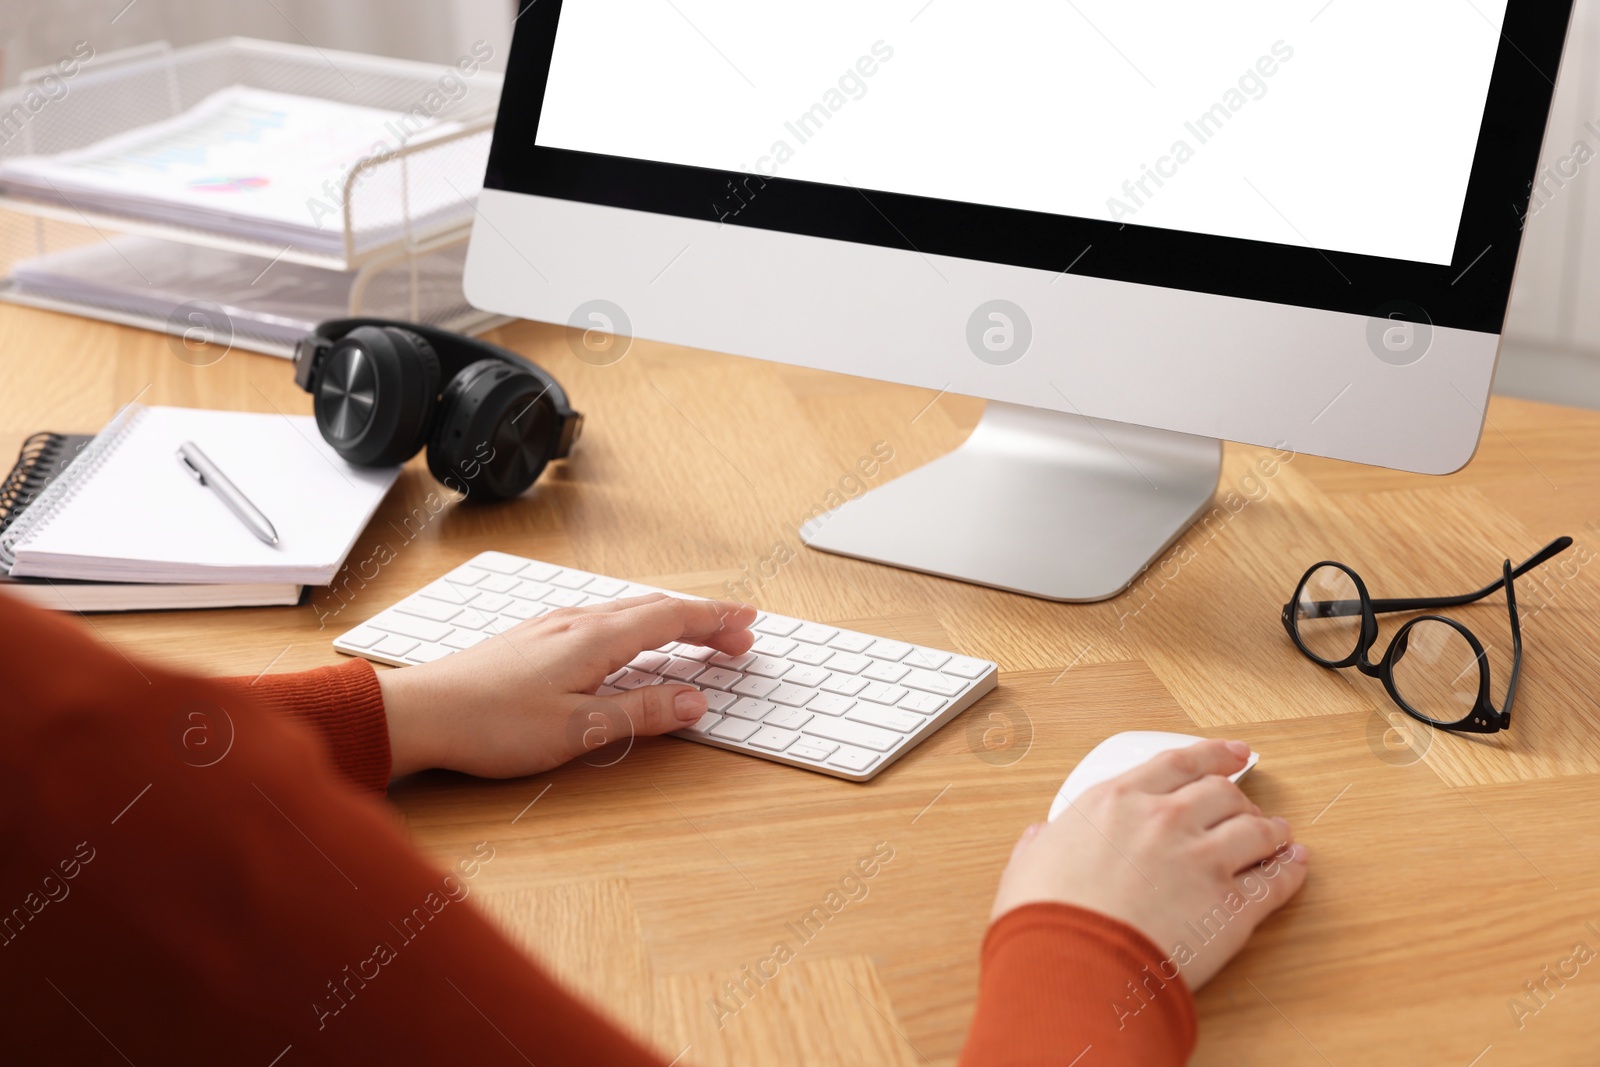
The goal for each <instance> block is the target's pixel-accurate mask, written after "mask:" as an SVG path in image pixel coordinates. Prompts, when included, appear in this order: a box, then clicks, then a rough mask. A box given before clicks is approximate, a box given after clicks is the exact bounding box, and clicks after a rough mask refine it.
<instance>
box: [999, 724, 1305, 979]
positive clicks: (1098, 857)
mask: <svg viewBox="0 0 1600 1067" xmlns="http://www.w3.org/2000/svg"><path fill="white" fill-rule="evenodd" d="M1249 751H1250V750H1249V746H1248V745H1246V744H1244V743H1243V742H1240V741H1203V742H1201V743H1199V744H1196V745H1191V746H1190V747H1188V748H1182V749H1176V750H1174V751H1171V752H1164V753H1162V754H1161V755H1159V756H1156V757H1155V758H1154V759H1152V760H1150V761H1149V762H1148V763H1145V764H1143V765H1142V766H1139V767H1136V768H1134V769H1133V770H1131V771H1129V772H1127V773H1126V774H1123V775H1120V776H1118V777H1116V778H1112V779H1110V780H1108V781H1106V782H1102V783H1101V784H1099V785H1097V786H1095V787H1094V788H1092V789H1090V790H1088V791H1087V792H1085V793H1084V794H1083V795H1082V796H1081V797H1079V798H1078V799H1077V800H1076V801H1075V802H1074V803H1073V805H1072V806H1071V807H1069V808H1068V809H1067V810H1066V811H1063V812H1062V813H1061V815H1060V816H1059V817H1058V818H1057V819H1056V820H1055V821H1054V822H1051V823H1035V824H1034V825H1032V826H1030V827H1028V828H1027V830H1025V831H1024V832H1023V834H1022V838H1021V840H1019V841H1018V842H1017V845H1016V847H1015V848H1014V849H1013V850H1012V853H1011V861H1010V862H1009V863H1008V864H1007V865H1006V869H1005V872H1004V873H1003V874H1002V875H1001V876H1000V889H999V892H998V893H996V895H995V902H994V910H993V912H992V913H991V918H993V919H998V918H999V917H1000V916H1001V915H1004V914H1005V913H1006V912H1008V911H1010V910H1012V909H1013V908H1018V907H1021V906H1022V905H1024V904H1033V903H1039V902H1045V901H1053V902H1059V903H1063V904H1075V905H1077V906H1078V907H1081V908H1087V909H1089V910H1091V911H1097V912H1100V913H1102V914H1104V915H1109V916H1111V917H1112V918H1115V919H1120V920H1121V921H1123V922H1125V923H1127V924H1128V925H1130V926H1132V927H1134V928H1135V929H1137V930H1138V931H1139V932H1140V933H1142V934H1144V935H1145V936H1146V937H1148V938H1149V939H1150V940H1151V941H1152V942H1154V943H1155V945H1156V947H1157V948H1158V949H1160V950H1161V951H1162V952H1163V953H1172V954H1173V961H1174V962H1175V963H1177V964H1178V965H1179V967H1180V971H1181V973H1182V975H1183V979H1184V982H1185V983H1186V984H1187V985H1188V986H1189V988H1190V990H1197V989H1199V988H1200V987H1201V986H1202V985H1204V984H1205V983H1206V982H1207V981H1209V980H1210V979H1211V978H1212V976H1214V975H1215V974H1216V973H1217V972H1218V971H1220V970H1221V969H1222V966H1223V964H1225V963H1227V962H1228V960H1230V959H1232V958H1233V957H1234V956H1235V955H1236V954H1237V953H1238V952H1239V950H1240V949H1241V948H1243V947H1244V943H1245V941H1247V940H1248V939H1249V937H1250V934H1251V933H1253V932H1254V931H1255V928H1256V927H1257V926H1259V925H1260V924H1261V922H1262V921H1263V920H1264V919H1266V917H1267V916H1268V915H1271V914H1272V913H1273V912H1274V911H1277V910H1278V909H1279V908H1280V907H1282V906H1283V905H1284V904H1285V903H1286V902H1287V901H1288V900H1289V898H1290V897H1292V896H1294V894H1295V893H1296V891H1298V890H1299V888H1300V886H1301V885H1302V884H1303V883H1304V882H1305V879H1306V858H1307V856H1306V848H1305V846H1304V845H1299V844H1294V841H1293V837H1292V836H1291V835H1290V833H1289V824H1288V823H1287V822H1285V821H1284V820H1282V819H1269V818H1266V817H1264V816H1263V815H1262V814H1261V809H1260V808H1258V807H1256V805H1255V804H1253V803H1252V802H1251V801H1250V799H1249V798H1248V797H1246V796H1245V795H1244V793H1243V792H1242V791H1241V790H1240V789H1239V787H1238V786H1237V785H1235V784H1233V783H1232V782H1230V781H1229V780H1228V778H1227V776H1228V775H1230V774H1233V773H1234V772H1235V771H1238V770H1239V769H1240V768H1242V767H1243V766H1244V765H1245V760H1246V759H1247V758H1248V756H1249ZM1219 909H1220V910H1219ZM1206 920H1209V921H1208V922H1206ZM1203 922H1205V925H1204V927H1203V929H1204V930H1205V931H1206V936H1209V937H1210V938H1211V940H1209V941H1201V940H1200V938H1198V937H1197V936H1196V930H1199V929H1202V923H1203ZM1180 944H1182V945H1185V946H1187V949H1188V951H1187V952H1184V953H1178V952H1177V951H1176V950H1177V946H1178V945H1180Z"/></svg>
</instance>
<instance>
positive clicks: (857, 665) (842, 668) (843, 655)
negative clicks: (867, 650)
mask: <svg viewBox="0 0 1600 1067" xmlns="http://www.w3.org/2000/svg"><path fill="white" fill-rule="evenodd" d="M870 666H872V661H871V660H870V659H868V658H867V657H865V656H858V655H856V654H855V653H854V652H835V653H834V654H833V658H832V659H830V660H829V661H828V669H829V670H832V671H839V672H841V673H843V674H860V673H861V672H862V671H864V670H866V669H867V668H868V667H870Z"/></svg>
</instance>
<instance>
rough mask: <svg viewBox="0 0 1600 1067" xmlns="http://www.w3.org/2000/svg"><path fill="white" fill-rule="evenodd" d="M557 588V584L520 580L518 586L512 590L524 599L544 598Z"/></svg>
mask: <svg viewBox="0 0 1600 1067" xmlns="http://www.w3.org/2000/svg"><path fill="white" fill-rule="evenodd" d="M554 590H555V586H553V585H547V584H545V583H544V582H518V583H517V587H516V588H515V589H513V590H511V592H512V593H513V594H515V595H516V596H519V597H521V598H522V599H523V600H543V599H544V598H545V597H547V596H549V595H550V594H551V593H552V592H553V591H554Z"/></svg>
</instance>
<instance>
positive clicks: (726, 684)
mask: <svg viewBox="0 0 1600 1067" xmlns="http://www.w3.org/2000/svg"><path fill="white" fill-rule="evenodd" d="M743 677H744V675H742V674H740V673H739V672H738V671H725V670H723V669H722V668H721V667H712V668H711V669H710V670H709V671H706V672H705V673H704V674H702V675H701V676H700V677H698V678H696V679H695V681H696V682H697V683H698V684H700V685H701V686H710V687H711V688H712V689H732V688H733V686H734V684H735V683H736V682H738V681H739V680H740V679H741V678H743Z"/></svg>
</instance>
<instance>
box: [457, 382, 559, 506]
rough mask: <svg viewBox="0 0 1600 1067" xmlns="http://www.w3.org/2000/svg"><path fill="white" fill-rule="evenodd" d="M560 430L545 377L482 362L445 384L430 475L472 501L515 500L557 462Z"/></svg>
mask: <svg viewBox="0 0 1600 1067" xmlns="http://www.w3.org/2000/svg"><path fill="white" fill-rule="evenodd" d="M560 428H561V427H560V419H559V418H558V417H557V416H556V414H555V409H554V407H553V406H552V404H551V403H550V401H549V399H548V398H547V397H546V396H545V388H544V386H543V385H542V384H541V383H540V382H539V380H538V379H537V378H535V377H534V376H533V375H531V374H529V373H528V372H527V371H525V370H523V369H522V368H520V367H517V366H514V365H512V364H510V363H506V362H505V361H504V360H499V359H480V360H479V361H478V362H476V363H473V364H471V365H469V366H468V367H466V368H465V369H464V370H462V372H461V373H460V374H458V375H456V376H455V377H454V378H453V379H451V381H450V384H449V385H447V386H445V390H444V396H443V397H442V398H441V399H440V402H439V417H438V418H437V419H436V420H435V421H434V430H433V436H432V437H431V438H430V439H429V441H428V470H429V471H430V472H432V474H433V476H434V477H435V478H437V479H438V480H439V481H440V482H442V483H444V485H445V486H446V487H448V488H449V489H451V490H453V491H455V492H458V493H462V494H464V495H466V496H468V497H471V498H475V499H478V500H509V499H511V498H512V497H516V496H520V495H522V494H523V493H524V492H526V491H527V489H528V487H529V486H531V485H532V484H533V483H534V481H535V480H537V479H538V477H539V475H540V473H541V472H543V470H544V468H545V466H546V465H547V464H548V463H549V462H550V460H551V459H552V458H554V456H555V452H556V444H557V441H558V439H559V436H560Z"/></svg>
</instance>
